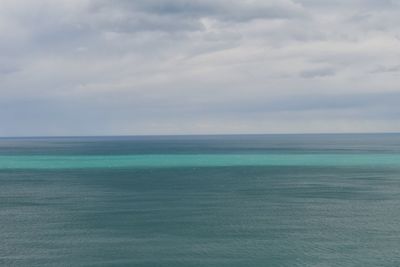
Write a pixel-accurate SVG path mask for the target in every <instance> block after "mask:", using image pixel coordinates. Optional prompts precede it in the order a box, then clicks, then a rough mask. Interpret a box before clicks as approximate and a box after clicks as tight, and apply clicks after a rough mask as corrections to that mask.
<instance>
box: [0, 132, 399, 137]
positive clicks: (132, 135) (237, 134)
mask: <svg viewBox="0 0 400 267" xmlns="http://www.w3.org/2000/svg"><path fill="white" fill-rule="evenodd" d="M376 134H400V132H320V133H318V132H316V133H315V132H314V133H312V132H303V133H214V134H211V133H210V134H207V133H204V134H128V135H125V134H121V135H118V134H117V135H21V136H0V139H25V138H26V139H29V138H32V139H34V138H102V137H104V138H106V137H190V136H193V137H201V136H249V135H250V136H251V135H252V136H262V135H376Z"/></svg>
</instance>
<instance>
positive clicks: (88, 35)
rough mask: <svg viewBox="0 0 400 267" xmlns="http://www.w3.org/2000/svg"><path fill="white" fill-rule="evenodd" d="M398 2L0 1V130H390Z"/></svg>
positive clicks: (398, 61)
mask: <svg viewBox="0 0 400 267" xmlns="http://www.w3.org/2000/svg"><path fill="white" fill-rule="evenodd" d="M399 25H400V1H395V0H393V1H391V0H332V1H322V0H164V1H163V0H2V1H0V59H1V60H0V136H15V135H17V136H23V135H118V134H123V135H125V134H193V133H198V134H204V133H211V134H215V133H296V132H297V133H298V132H381V131H400V104H399V103H400V87H399V86H400V28H399Z"/></svg>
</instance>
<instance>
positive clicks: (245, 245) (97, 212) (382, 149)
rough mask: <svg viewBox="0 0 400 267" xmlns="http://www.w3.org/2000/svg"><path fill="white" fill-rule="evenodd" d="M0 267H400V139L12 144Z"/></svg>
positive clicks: (39, 140)
mask: <svg viewBox="0 0 400 267" xmlns="http://www.w3.org/2000/svg"><path fill="white" fill-rule="evenodd" d="M0 266H17V267H19V266H40V267H42V266H43V267H46V266H146V267H157V266H160V267H161V266H163V267H164V266H165V267H166V266H168V267H169V266H171V267H181V266H187V267H192V266H218V267H224V266H227V267H228V266H229V267H235V266H260V267H261V266H273V267H274V266H287V267H292V266H316V267H317V266H318V267H324V266H360V267H368V266H393V267H395V266H400V134H308V135H307V134H297V135H209V136H136V137H128V136H120V137H35V138H34V137H31V138H1V139H0Z"/></svg>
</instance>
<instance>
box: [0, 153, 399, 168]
mask: <svg viewBox="0 0 400 267" xmlns="http://www.w3.org/2000/svg"><path fill="white" fill-rule="evenodd" d="M381 165H384V166H388V165H389V166H394V167H400V155H398V154H190V155H172V154H168V155H113V156H97V155H96V156H88V155H78V156H37V155H35V156H0V169H83V168H146V167H151V168H157V167H159V168H166V167H224V166H381Z"/></svg>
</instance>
